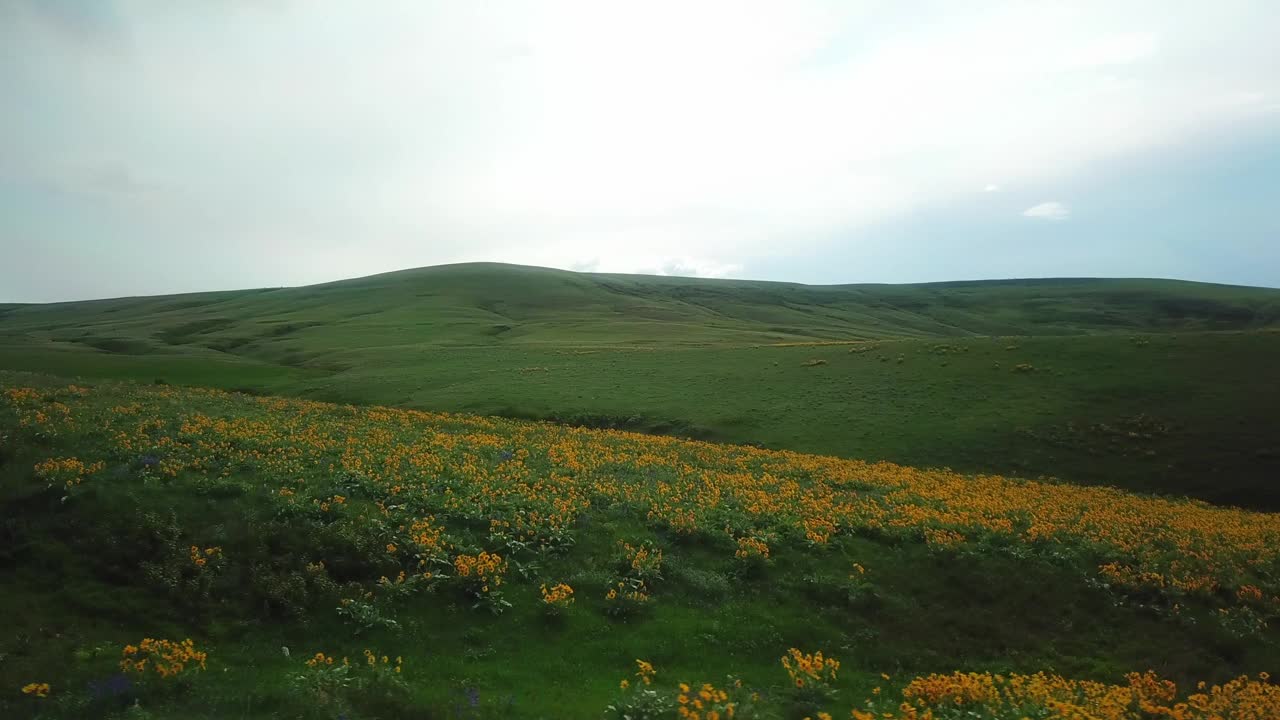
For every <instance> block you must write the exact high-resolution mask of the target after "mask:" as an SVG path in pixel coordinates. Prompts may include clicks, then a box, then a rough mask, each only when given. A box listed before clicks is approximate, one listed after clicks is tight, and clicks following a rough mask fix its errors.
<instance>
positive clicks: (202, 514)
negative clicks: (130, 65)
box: [0, 346, 1280, 720]
mask: <svg viewBox="0 0 1280 720" xmlns="http://www.w3.org/2000/svg"><path fill="white" fill-rule="evenodd" d="M827 348H828V350H829V351H831V352H836V350H835V349H834V346H827ZM819 349H821V348H818V349H815V348H813V347H808V348H806V352H810V353H814V352H818V350H819ZM1144 349H1145V348H1144ZM838 352H839V353H841V356H840V357H836V356H832V358H831V360H830V361H829V362H828V366H829V365H830V364H834V363H835V362H836V361H838V360H843V359H849V356H850V355H853V356H859V355H860V353H851V352H850V350H849V348H848V347H840V348H838ZM975 352H976V351H975ZM816 359H822V358H821V357H817V358H816ZM855 359H856V360H857V361H867V360H868V358H863V357H857V358H855ZM869 362H872V363H876V364H877V365H878V364H881V363H880V362H879V361H877V360H870V361H869ZM904 364H906V363H904ZM825 367H827V366H824V365H820V364H817V365H812V366H808V367H807V368H805V369H806V370H811V371H821V370H823V369H824V368H825ZM0 438H2V439H3V444H2V445H0V504H3V507H4V512H3V518H4V523H3V526H2V527H0V532H2V533H3V543H0V572H3V574H4V580H5V588H6V591H5V593H4V594H3V596H2V597H0V612H3V613H4V614H5V615H6V617H8V618H10V623H9V626H8V627H7V628H6V630H5V632H4V634H3V636H0V686H2V687H3V688H4V691H3V692H0V714H2V715H3V716H5V717H46V718H72V717H76V718H78V717H108V716H120V717H184V718H185V717H190V718H206V717H207V718H215V717H217V718H222V717H246V718H252V717H263V718H265V717H299V718H303V717H327V718H339V717H344V718H357V717H359V718H372V717H382V718H395V717H440V718H454V717H456V718H466V717H477V718H479V717H494V718H496V717H504V718H507V717H514V718H565V717H584V718H585V717H618V718H623V717H633V718H643V717H681V718H698V719H699V720H703V719H706V720H710V718H716V719H717V720H718V719H719V718H730V717H742V718H747V717H757V718H796V720H799V718H803V717H812V718H824V717H839V718H850V719H851V720H868V718H870V717H877V718H886V719H887V718H917V719H921V718H937V719H939V720H941V719H943V718H960V717H988V718H1022V717H1032V718H1050V717H1056V718H1106V719H1110V720H1117V719H1120V718H1126V719H1128V718H1133V719H1137V718H1150V717H1169V718H1184V719H1185V718H1195V719H1197V720H1199V719H1204V720H1208V719H1209V718H1214V717H1221V718H1252V719H1256V720H1264V719H1268V718H1275V717H1277V716H1278V713H1280V689H1278V688H1277V686H1276V685H1274V684H1272V683H1271V681H1270V678H1269V676H1268V675H1266V672H1267V671H1269V670H1274V669H1275V667H1276V662H1277V660H1280V649H1277V647H1278V646H1277V644H1276V641H1277V640H1280V636H1278V635H1277V629H1276V627H1275V625H1274V619H1275V615H1276V612H1277V610H1278V609H1280V517H1277V516H1275V515H1273V514H1269V513H1261V512H1254V511H1249V510H1243V509H1235V508H1229V507H1219V506H1213V505H1209V504H1207V503H1204V502H1201V501H1197V500H1188V499H1175V498H1167V497H1155V496H1148V495H1140V494H1133V493H1130V492H1126V491H1123V490H1118V489H1114V488H1109V487H1103V486H1084V485H1072V484H1066V483H1060V482H1048V481H1033V480H1025V479H1019V478H1014V477H1005V476H999V475H993V474H960V473H957V472H953V471H949V470H939V469H920V468H913V467H909V466H904V465H897V464H891V463H886V462H868V461H861V460H854V459H848V458H841V457H834V456H824V455H812V454H804V453H800V452H795V451H792V450H775V449H766V448H758V447H750V446H734V445H726V444H720V443H708V442H700V441H695V440H688V439H682V438H676V437H667V436H656V435H652V434H641V433H633V432H626V431H621V430H605V429H588V428H580V427H570V426H566V425H564V424H556V423H547V422H531V421H521V420H512V419H504V418H494V417H480V416H474V415H465V414H450V413H440V412H428V411H420V410H411V409H404V408H391V407H382V406H376V405H352V404H330V403H324V402H317V401H311V400H303V399H296V398H284V397H271V396H256V395H249V394H244V393H228V392H224V391H220V390H214V389H201V388H187V387H179V386H173V385H163V384H155V383H146V384H143V383H124V382H104V381H95V382H84V381H80V380H77V381H68V380H65V379H59V378H56V377H52V376H48V375H35V374H29V373H12V372H5V373H0ZM53 568H56V569H57V571H56V572H52V571H51V569H53ZM1201 683H1204V684H1203V685H1202V684H1201Z"/></svg>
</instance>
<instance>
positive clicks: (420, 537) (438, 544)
mask: <svg viewBox="0 0 1280 720" xmlns="http://www.w3.org/2000/svg"><path fill="white" fill-rule="evenodd" d="M435 523H436V519H435V516H433V515H428V516H427V517H425V518H417V519H415V520H414V521H413V522H411V523H410V524H409V540H410V541H411V542H413V544H414V545H416V546H417V548H418V552H419V553H420V554H422V555H423V556H426V557H432V558H434V557H443V556H445V555H447V554H448V552H449V542H448V541H447V540H446V539H445V536H444V528H443V527H442V526H440V525H436V524H435Z"/></svg>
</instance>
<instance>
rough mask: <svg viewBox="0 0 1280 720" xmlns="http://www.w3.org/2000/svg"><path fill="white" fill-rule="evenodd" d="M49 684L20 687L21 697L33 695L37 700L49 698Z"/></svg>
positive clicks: (29, 684) (30, 684)
mask: <svg viewBox="0 0 1280 720" xmlns="http://www.w3.org/2000/svg"><path fill="white" fill-rule="evenodd" d="M50 689H51V688H50V687H49V683H27V684H26V685H23V686H22V694H23V695H34V696H36V697H38V698H46V697H49V691H50Z"/></svg>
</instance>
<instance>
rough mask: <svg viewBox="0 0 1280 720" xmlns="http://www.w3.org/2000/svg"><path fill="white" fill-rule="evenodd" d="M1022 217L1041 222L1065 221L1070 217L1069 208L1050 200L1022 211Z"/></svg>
mask: <svg viewBox="0 0 1280 720" xmlns="http://www.w3.org/2000/svg"><path fill="white" fill-rule="evenodd" d="M1022 215H1023V217H1029V218H1039V219H1041V220H1054V221H1057V220H1066V219H1068V218H1070V217H1071V208H1069V207H1067V206H1066V205H1063V204H1062V203H1060V202H1058V201H1056V200H1051V201H1049V202H1042V203H1040V204H1039V205H1032V206H1031V207H1029V208H1027V209H1026V210H1023V211H1022Z"/></svg>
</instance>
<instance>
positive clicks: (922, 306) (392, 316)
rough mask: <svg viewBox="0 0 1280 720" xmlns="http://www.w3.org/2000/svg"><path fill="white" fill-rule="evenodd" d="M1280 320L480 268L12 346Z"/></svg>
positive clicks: (1199, 286)
mask: <svg viewBox="0 0 1280 720" xmlns="http://www.w3.org/2000/svg"><path fill="white" fill-rule="evenodd" d="M1277 323H1280V290H1272V289H1264V288H1245V287H1234V286H1226V285H1210V284H1204V283H1192V282H1181V281H1171V280H1104V279H1046V280H994V281H976V282H947V283H928V284H917V285H833V286H814V285H799V284H793V283H776V282H753V281H740V280H710V279H695V278H676V277H658V276H644V275H608V274H593V273H575V272H568V271H564V270H551V269H545V268H534V267H524V266H516V265H502V264H490V263H469V264H461V265H443V266H437V267H428V268H419V269H414V270H404V271H400V272H393V273H385V274H381V275H373V276H370V277H365V278H359V279H355V280H344V281H340V282H334V283H326V284H322V285H311V286H307V287H299V288H283V289H274V290H267V289H264V290H251V291H235V292H215V293H198V294H187V295H166V296H156V297H138V298H121V299H115V300H95V301H88V302H72V303H54V304H46V305H10V306H4V307H0V342H6V343H13V342H21V343H31V342H39V343H50V344H53V345H56V346H62V347H66V346H70V345H79V346H85V347H89V348H94V349H96V350H99V351H102V352H108V353H119V354H126V355H143V354H152V353H169V352H176V351H182V352H189V351H196V352H203V351H209V352H215V353H228V354H232V355H237V356H245V357H250V358H257V359H262V360H266V361H269V362H276V363H278V362H281V361H287V362H288V363H289V364H301V363H305V362H309V361H321V362H323V360H324V356H325V354H326V353H330V352H343V351H348V350H351V349H352V348H365V349H369V348H376V347H403V346H406V345H413V344H423V345H489V344H498V343H504V344H506V343H539V344H545V343H555V344H563V343H573V344H590V345H619V344H621V345H637V346H639V345H679V344H708V343H715V344H726V343H727V344H752V343H778V342H802V341H823V340H863V339H877V338H909V337H963V336H975V335H1074V334H1086V333H1098V332H1115V331H1122V332H1135V331H1139V332H1164V331H1187V330H1237V329H1245V328H1260V327H1269V326H1274V325H1276V324H1277Z"/></svg>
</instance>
